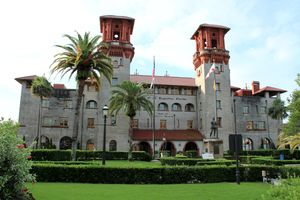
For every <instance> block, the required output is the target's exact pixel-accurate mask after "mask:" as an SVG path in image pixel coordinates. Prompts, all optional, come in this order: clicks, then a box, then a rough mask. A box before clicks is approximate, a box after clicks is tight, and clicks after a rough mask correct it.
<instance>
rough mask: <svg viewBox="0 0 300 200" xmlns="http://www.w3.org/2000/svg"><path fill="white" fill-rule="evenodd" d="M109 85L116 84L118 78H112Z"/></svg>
mask: <svg viewBox="0 0 300 200" xmlns="http://www.w3.org/2000/svg"><path fill="white" fill-rule="evenodd" d="M111 85H113V86H114V85H118V78H112V80H111Z"/></svg>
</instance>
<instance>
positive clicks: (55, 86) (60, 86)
mask: <svg viewBox="0 0 300 200" xmlns="http://www.w3.org/2000/svg"><path fill="white" fill-rule="evenodd" d="M53 88H54V89H66V86H65V85H64V84H57V83H56V84H53Z"/></svg>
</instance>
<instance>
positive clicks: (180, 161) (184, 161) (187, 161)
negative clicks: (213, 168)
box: [160, 157, 235, 166]
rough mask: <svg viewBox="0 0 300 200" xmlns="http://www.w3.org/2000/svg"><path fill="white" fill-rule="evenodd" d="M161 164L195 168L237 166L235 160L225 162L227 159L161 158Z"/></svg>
mask: <svg viewBox="0 0 300 200" xmlns="http://www.w3.org/2000/svg"><path fill="white" fill-rule="evenodd" d="M160 162H161V164H162V165H170V166H175V165H187V166H194V165H227V166H228V165H232V164H235V161H233V160H225V159H217V160H214V159H212V160H206V159H201V158H180V157H166V158H161V159H160Z"/></svg>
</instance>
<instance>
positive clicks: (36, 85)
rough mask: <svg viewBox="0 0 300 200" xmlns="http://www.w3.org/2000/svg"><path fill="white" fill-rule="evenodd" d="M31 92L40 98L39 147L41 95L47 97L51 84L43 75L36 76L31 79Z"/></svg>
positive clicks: (38, 143) (39, 141) (38, 135)
mask: <svg viewBox="0 0 300 200" xmlns="http://www.w3.org/2000/svg"><path fill="white" fill-rule="evenodd" d="M31 93H32V94H33V95H35V96H38V97H39V98H40V103H39V114H38V121H37V122H38V127H37V148H41V117H42V113H41V112H42V109H41V107H42V101H43V97H49V96H50V95H51V93H52V86H51V83H49V81H48V80H47V79H46V78H45V77H43V76H37V77H36V78H35V79H33V81H32V85H31Z"/></svg>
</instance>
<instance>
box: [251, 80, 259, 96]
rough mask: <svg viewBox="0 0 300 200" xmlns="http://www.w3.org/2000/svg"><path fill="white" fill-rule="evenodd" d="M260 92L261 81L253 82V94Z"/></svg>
mask: <svg viewBox="0 0 300 200" xmlns="http://www.w3.org/2000/svg"><path fill="white" fill-rule="evenodd" d="M258 90H259V81H252V94H254V93H256V92H257V91H258Z"/></svg>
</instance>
